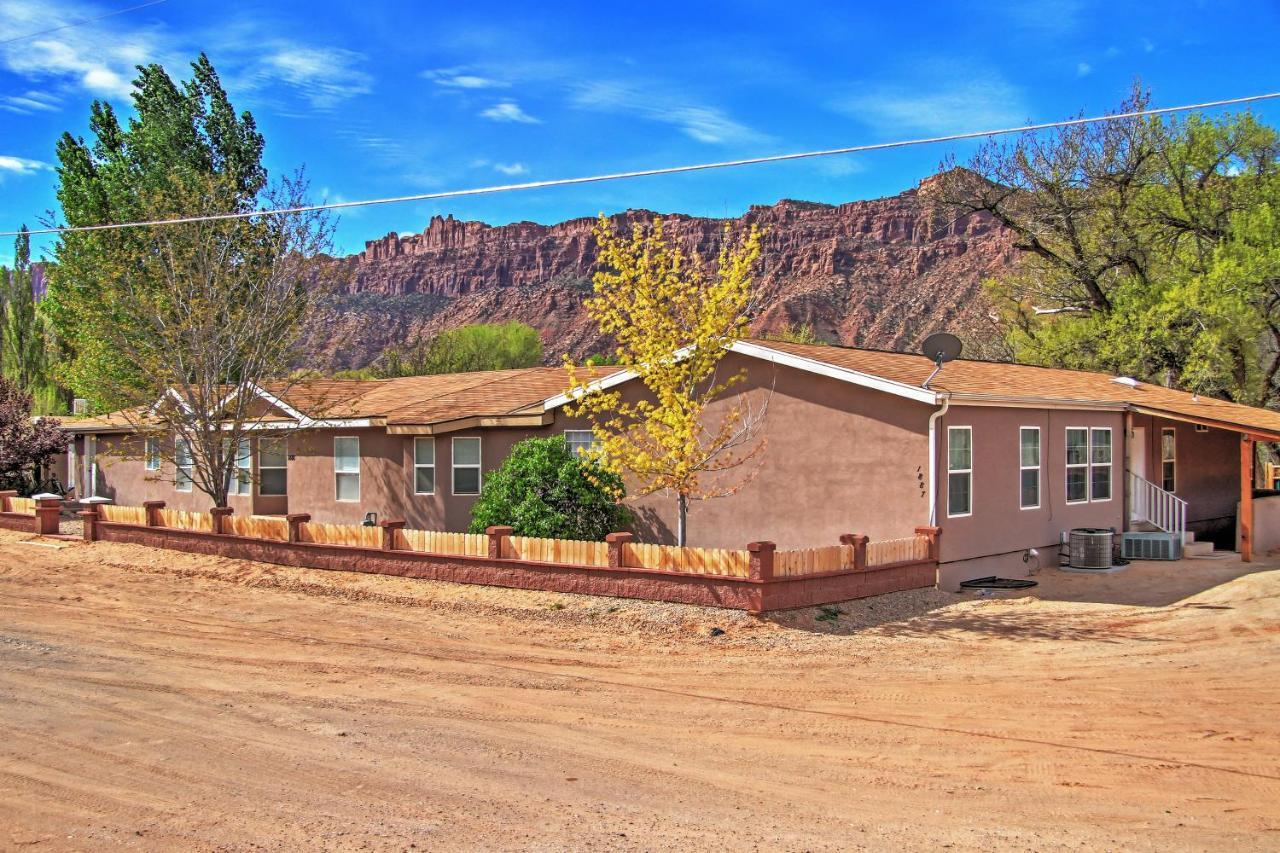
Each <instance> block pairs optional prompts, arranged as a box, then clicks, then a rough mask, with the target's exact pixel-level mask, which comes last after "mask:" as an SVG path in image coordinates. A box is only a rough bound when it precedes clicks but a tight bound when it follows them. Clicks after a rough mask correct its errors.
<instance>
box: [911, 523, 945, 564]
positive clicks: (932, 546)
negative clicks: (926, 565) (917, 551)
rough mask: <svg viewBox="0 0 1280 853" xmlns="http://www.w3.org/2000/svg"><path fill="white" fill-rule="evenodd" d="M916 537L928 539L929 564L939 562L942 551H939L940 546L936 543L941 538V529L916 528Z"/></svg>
mask: <svg viewBox="0 0 1280 853" xmlns="http://www.w3.org/2000/svg"><path fill="white" fill-rule="evenodd" d="M916 535H917V536H927V537H929V562H931V563H937V562H940V558H941V550H942V549H941V544H940V543H939V542H938V540H939V539H940V538H941V537H942V528H941V527H917V528H916Z"/></svg>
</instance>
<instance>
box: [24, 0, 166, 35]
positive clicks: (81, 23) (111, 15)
mask: <svg viewBox="0 0 1280 853" xmlns="http://www.w3.org/2000/svg"><path fill="white" fill-rule="evenodd" d="M167 2H168V0H151V2H150V3H143V4H141V5H139V6H130V7H129V8H128V9H117V10H116V11H114V12H107V13H106V14H105V15H99V16H97V17H96V18H85V19H84V20H82V21H72V22H71V23H69V24H62V25H61V26H57V27H50V28H49V29H47V30H40V31H39V32H35V33H27V34H26V35H22V36H14V37H13V38H7V39H0V45H6V44H13V43H14V42H15V41H22V40H23V39H33V38H35V37H36V36H47V35H49V33H56V32H60V31H62V30H69V29H71V28H72V27H81V26H84V25H85V24H95V23H97V22H98V21H101V20H105V19H106V18H114V17H115V16H116V15H123V14H125V13H126V12H136V11H138V10H139V9H145V8H147V7H148V6H159V5H160V4H161V3H167Z"/></svg>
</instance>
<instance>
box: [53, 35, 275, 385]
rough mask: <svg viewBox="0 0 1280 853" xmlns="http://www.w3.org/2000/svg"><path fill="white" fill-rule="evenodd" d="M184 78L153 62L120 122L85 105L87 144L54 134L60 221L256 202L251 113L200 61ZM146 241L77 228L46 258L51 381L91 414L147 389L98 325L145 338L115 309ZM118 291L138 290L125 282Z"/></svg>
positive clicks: (258, 170) (138, 235)
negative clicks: (55, 362) (56, 351)
mask: <svg viewBox="0 0 1280 853" xmlns="http://www.w3.org/2000/svg"><path fill="white" fill-rule="evenodd" d="M192 71H193V74H192V77H191V79H190V80H188V81H186V82H184V83H182V84H181V85H179V84H177V83H175V82H174V81H173V80H172V79H171V78H170V77H169V75H168V74H167V73H166V72H165V70H164V69H163V68H162V67H161V66H159V65H154V64H153V65H147V66H139V67H138V77H137V78H136V79H135V80H134V84H133V85H134V92H133V106H134V111H135V116H134V117H133V118H131V119H129V121H128V123H127V125H122V124H121V122H120V120H119V118H118V117H117V115H116V111H115V110H114V109H113V108H112V106H111V105H110V104H108V103H105V102H101V101H95V102H94V103H93V106H92V107H91V109H90V116H89V129H90V132H91V134H92V137H93V138H92V141H91V142H86V141H85V140H84V139H83V138H80V137H76V136H72V135H71V134H70V133H65V134H63V136H62V138H61V140H60V141H59V142H58V149H57V156H58V201H59V203H60V205H61V210H62V221H63V222H64V223H65V224H66V225H69V226H85V225H99V224H107V223H118V222H128V221H134V220H139V219H146V218H166V217H172V216H177V215H180V214H183V213H188V212H190V209H189V207H185V206H184V205H189V203H190V200H191V198H192V197H193V196H196V197H199V198H200V200H201V205H200V207H201V209H202V210H205V211H211V212H214V213H230V212H241V211H247V210H252V209H254V208H255V207H256V206H257V204H258V201H259V196H260V194H261V193H262V191H263V190H264V188H265V187H266V185H267V174H266V171H265V170H264V169H263V167H262V162H261V160H262V149H263V138H262V135H261V134H259V133H258V131H257V127H256V125H255V123H254V120H253V117H252V116H251V115H250V114H249V113H247V112H245V113H241V114H239V115H237V114H236V112H235V110H234V108H233V107H232V105H231V102H230V99H229V98H228V97H227V94H226V92H225V91H224V90H223V88H222V84H221V82H220V81H219V79H218V74H217V72H216V71H215V70H214V68H213V65H212V64H211V63H210V62H209V60H208V58H207V57H206V56H204V55H203V54H202V55H201V56H200V57H199V59H197V60H196V61H195V62H194V63H192ZM155 241H156V231H155V229H147V228H126V229H115V230H99V231H80V232H71V233H67V234H64V235H63V236H62V238H61V239H60V240H59V242H58V244H57V246H56V248H55V250H54V256H55V261H56V263H55V264H54V266H53V267H52V269H51V274H50V277H49V292H48V297H47V299H46V300H45V302H46V303H47V305H46V310H47V313H48V316H49V318H50V321H51V323H52V325H53V328H54V331H55V333H56V335H57V338H58V341H59V345H60V347H61V348H62V349H63V352H64V358H63V360H62V361H61V364H60V367H59V374H60V376H61V378H62V379H63V380H64V382H65V383H66V384H68V385H69V386H70V387H72V388H74V389H75V391H76V392H77V393H78V394H79V396H82V397H86V398H88V399H89V400H90V402H91V404H93V405H94V407H95V408H97V409H104V408H115V407H117V406H118V405H120V404H121V403H122V401H121V400H120V399H119V398H118V397H115V398H113V397H112V396H111V391H110V389H116V388H122V387H131V386H135V385H140V384H145V381H146V377H142V376H140V375H139V370H140V369H139V367H138V365H137V364H136V363H134V362H132V361H131V360H130V359H129V358H128V357H127V355H126V354H124V353H122V352H121V351H120V350H119V349H118V348H117V347H115V346H113V344H112V342H111V338H113V337H118V336H116V335H109V334H104V329H107V328H109V329H113V330H116V331H125V332H130V333H138V334H141V333H143V331H144V325H142V324H139V325H137V326H136V328H134V329H129V328H128V325H129V323H130V322H131V319H130V318H129V317H128V316H125V315H123V314H122V313H121V311H120V308H119V305H120V300H119V298H118V297H119V293H120V288H121V287H123V286H124V284H123V283H122V281H121V280H120V278H119V276H118V271H119V270H121V269H123V268H124V267H125V264H126V263H127V261H128V259H136V258H140V257H148V256H150V255H152V254H154V253H155V252H157V251H158V250H159V247H158V245H157V244H156V242H155ZM153 272H154V270H153ZM128 286H129V287H134V288H137V287H144V286H146V284H145V282H143V281H142V280H140V278H139V277H138V275H133V276H132V277H131V278H130V280H129V283H128ZM155 286H156V288H157V289H160V288H161V285H160V283H158V282H157V283H156V284H155Z"/></svg>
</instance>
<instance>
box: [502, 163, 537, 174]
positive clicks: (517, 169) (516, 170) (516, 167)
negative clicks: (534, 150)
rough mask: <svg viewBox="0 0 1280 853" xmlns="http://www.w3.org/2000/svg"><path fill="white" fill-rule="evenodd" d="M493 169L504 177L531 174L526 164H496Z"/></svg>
mask: <svg viewBox="0 0 1280 853" xmlns="http://www.w3.org/2000/svg"><path fill="white" fill-rule="evenodd" d="M493 168H494V169H495V170H496V171H499V172H501V173H502V174H504V175H511V176H512V177H515V176H516V175H527V174H528V173H529V167H528V166H526V165H525V164H524V163H494V164H493Z"/></svg>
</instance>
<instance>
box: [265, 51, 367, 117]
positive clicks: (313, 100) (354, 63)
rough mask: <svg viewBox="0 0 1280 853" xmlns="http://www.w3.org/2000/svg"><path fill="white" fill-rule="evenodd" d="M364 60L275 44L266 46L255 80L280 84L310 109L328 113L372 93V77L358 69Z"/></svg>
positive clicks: (358, 56)
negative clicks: (305, 101) (344, 102)
mask: <svg viewBox="0 0 1280 853" xmlns="http://www.w3.org/2000/svg"><path fill="white" fill-rule="evenodd" d="M364 61H365V56H364V55H363V54H361V53H357V52H355V51H353V50H346V49H344V48H337V47H312V46H308V45H302V44H296V43H290V42H277V43H275V44H273V45H269V46H268V49H267V52H266V53H265V54H264V55H263V56H262V58H261V61H260V63H259V65H258V68H257V71H256V74H255V76H257V77H258V78H259V79H262V78H269V79H276V80H279V81H282V82H283V83H285V84H287V85H288V86H289V87H291V88H292V89H293V90H294V91H295V92H296V93H297V94H299V95H301V96H302V97H303V98H305V99H306V100H307V101H308V103H310V104H311V106H313V107H315V108H316V109H320V110H329V109H333V108H334V107H336V106H338V105H339V104H341V103H342V102H343V101H347V100H350V99H351V98H354V97H357V96H359V95H366V94H368V93H369V92H371V91H373V75H371V74H369V73H368V72H366V71H364V70H363V69H361V68H360V66H361V65H362V64H363V62H364Z"/></svg>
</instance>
